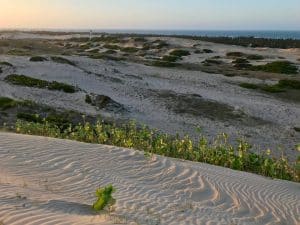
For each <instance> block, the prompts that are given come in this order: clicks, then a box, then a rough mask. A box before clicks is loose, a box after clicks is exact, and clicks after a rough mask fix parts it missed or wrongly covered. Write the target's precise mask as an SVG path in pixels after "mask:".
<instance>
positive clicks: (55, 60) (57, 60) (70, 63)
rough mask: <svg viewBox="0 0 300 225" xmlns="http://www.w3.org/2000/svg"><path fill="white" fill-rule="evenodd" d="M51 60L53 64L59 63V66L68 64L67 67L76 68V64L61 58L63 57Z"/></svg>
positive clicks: (54, 57)
mask: <svg viewBox="0 0 300 225" xmlns="http://www.w3.org/2000/svg"><path fill="white" fill-rule="evenodd" d="M51 60H52V61H53V62H56V63H61V64H68V65H71V66H76V64H75V63H74V62H72V61H70V60H68V59H66V58H63V57H59V56H51Z"/></svg>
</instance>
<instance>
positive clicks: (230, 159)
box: [16, 120, 300, 209]
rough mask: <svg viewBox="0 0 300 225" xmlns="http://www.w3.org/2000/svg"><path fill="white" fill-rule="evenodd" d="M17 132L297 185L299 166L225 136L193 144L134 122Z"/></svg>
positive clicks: (21, 124)
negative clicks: (122, 149) (129, 150)
mask: <svg viewBox="0 0 300 225" xmlns="http://www.w3.org/2000/svg"><path fill="white" fill-rule="evenodd" d="M16 131H17V132H18V133H23V134H33V135H42V136H49V137H55V138H63V139H71V140H76V141H80V142H87V143H98V144H107V145H113V146H120V147H125V148H134V149H138V150H143V151H145V152H146V153H147V154H159V155H163V156H168V157H174V158H180V159H185V160H191V161H196V162H205V163H209V164H213V165H219V166H224V167H228V168H231V169H235V170H241V171H247V172H253V173H257V174H261V175H264V176H269V177H272V178H279V179H285V180H293V181H299V172H300V171H299V163H300V162H296V163H294V164H292V163H291V164H289V163H288V160H287V158H285V156H282V157H281V158H279V159H277V158H270V156H269V155H270V150H268V151H266V152H265V153H262V154H256V153H253V152H252V151H251V150H250V149H251V145H250V144H249V143H247V142H246V141H245V140H243V139H240V140H238V143H237V145H236V146H233V145H231V144H229V141H228V136H227V135H226V134H222V135H219V136H217V138H216V139H215V141H214V142H212V143H210V142H209V141H208V140H207V139H206V138H205V137H204V136H203V135H201V134H199V135H200V138H199V141H196V142H195V141H193V140H192V139H191V138H189V137H188V136H184V137H179V135H177V136H175V137H173V136H170V135H167V134H162V133H159V132H157V131H155V130H151V129H149V128H147V127H146V126H141V127H138V126H137V125H136V124H135V123H133V122H131V123H129V124H123V125H120V126H117V125H115V124H106V123H104V122H103V121H102V122H101V121H98V122H97V123H96V124H91V123H88V122H87V123H83V124H82V123H80V124H78V125H75V126H73V125H71V124H70V125H69V126H68V127H67V128H66V129H61V128H60V127H58V126H57V125H55V124H52V123H51V122H47V121H43V122H42V123H34V122H27V121H22V120H18V121H17V122H16ZM112 192H113V190H112V188H109V191H108V193H112ZM102 193H103V189H102V190H101V191H100V193H99V195H97V197H99V198H102ZM108 196H111V195H108ZM108 199H110V198H108ZM97 202H98V201H96V203H95V204H96V205H97V206H98V205H99V209H101V208H102V206H103V203H101V204H100V203H99V204H98V203H97ZM100 202H103V201H100ZM107 202H109V201H107ZM104 205H105V204H104ZM104 207H105V206H104ZM97 208H98V207H97Z"/></svg>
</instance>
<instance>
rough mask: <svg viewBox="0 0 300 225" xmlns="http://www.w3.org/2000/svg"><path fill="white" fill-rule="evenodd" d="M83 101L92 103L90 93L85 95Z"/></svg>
mask: <svg viewBox="0 0 300 225" xmlns="http://www.w3.org/2000/svg"><path fill="white" fill-rule="evenodd" d="M85 102H86V103H88V104H92V98H91V96H90V95H86V96H85Z"/></svg>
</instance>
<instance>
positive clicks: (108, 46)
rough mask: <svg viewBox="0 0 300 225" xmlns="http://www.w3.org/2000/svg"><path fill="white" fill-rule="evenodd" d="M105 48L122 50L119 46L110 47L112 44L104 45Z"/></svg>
mask: <svg viewBox="0 0 300 225" xmlns="http://www.w3.org/2000/svg"><path fill="white" fill-rule="evenodd" d="M103 47H104V48H107V49H112V50H120V49H121V47H120V46H119V45H110V44H105V45H103Z"/></svg>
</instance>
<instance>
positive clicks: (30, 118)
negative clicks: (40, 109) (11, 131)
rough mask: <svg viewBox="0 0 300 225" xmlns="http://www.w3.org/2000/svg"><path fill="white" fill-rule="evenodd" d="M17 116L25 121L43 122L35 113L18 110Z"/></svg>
mask: <svg viewBox="0 0 300 225" xmlns="http://www.w3.org/2000/svg"><path fill="white" fill-rule="evenodd" d="M17 118H18V119H20V120H24V121H27V122H34V123H42V122H43V120H42V118H41V117H40V116H39V115H37V114H30V113H23V112H19V113H17Z"/></svg>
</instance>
